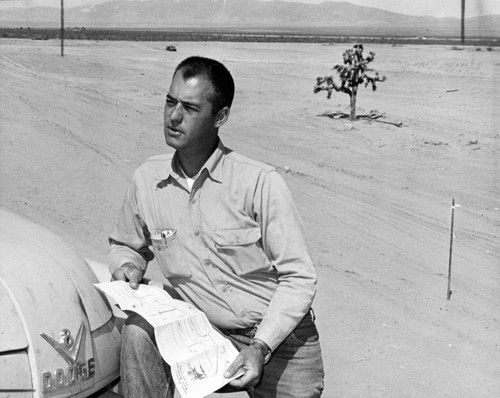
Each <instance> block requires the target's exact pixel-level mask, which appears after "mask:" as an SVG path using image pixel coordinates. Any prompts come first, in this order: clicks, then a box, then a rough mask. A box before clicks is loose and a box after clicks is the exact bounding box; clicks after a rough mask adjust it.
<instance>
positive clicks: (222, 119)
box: [215, 106, 230, 128]
mask: <svg viewBox="0 0 500 398" xmlns="http://www.w3.org/2000/svg"><path fill="white" fill-rule="evenodd" d="M229 112H230V110H229V107H228V106H225V107H224V108H222V109H221V110H220V111H219V112H217V115H216V116H215V127H216V128H219V127H221V126H222V125H223V124H224V123H226V121H227V119H228V118H229Z"/></svg>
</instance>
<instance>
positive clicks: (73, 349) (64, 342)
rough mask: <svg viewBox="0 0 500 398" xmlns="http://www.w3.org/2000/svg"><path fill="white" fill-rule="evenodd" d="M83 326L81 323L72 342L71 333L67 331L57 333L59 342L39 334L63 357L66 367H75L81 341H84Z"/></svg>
mask: <svg viewBox="0 0 500 398" xmlns="http://www.w3.org/2000/svg"><path fill="white" fill-rule="evenodd" d="M84 335H85V324H84V323H83V322H82V324H81V325H80V329H79V330H78V334H77V335H76V339H75V340H73V338H72V337H71V333H70V331H69V330H68V329H63V330H61V332H60V333H59V336H60V339H59V342H57V341H55V340H54V339H53V338H52V337H50V336H48V335H46V334H45V333H40V336H42V337H43V338H44V339H45V340H46V341H47V342H48V343H49V344H50V345H51V346H52V347H54V349H55V350H56V351H57V352H58V353H59V354H60V355H61V356H62V357H63V359H64V360H65V361H66V362H67V363H68V365H70V366H71V365H75V364H76V362H77V360H78V354H79V353H80V348H81V346H82V341H84V340H85V338H84Z"/></svg>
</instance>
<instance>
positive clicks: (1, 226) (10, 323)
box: [0, 208, 121, 397]
mask: <svg viewBox="0 0 500 398" xmlns="http://www.w3.org/2000/svg"><path fill="white" fill-rule="evenodd" d="M90 264H92V266H93V267H94V268H95V267H101V266H102V267H104V265H103V264H99V263H96V262H92V261H88V260H85V259H83V258H82V257H80V256H79V255H78V254H76V253H75V252H74V251H73V250H72V249H71V248H70V247H69V246H68V244H67V243H65V242H64V240H63V239H62V238H60V237H59V236H57V235H56V234H54V233H52V232H50V231H49V230H47V229H45V228H43V227H41V226H40V225H37V224H35V223H32V222H30V221H28V220H26V219H25V218H23V217H21V216H19V215H17V214H15V213H13V212H11V211H9V210H6V209H4V208H0V303H1V305H0V317H1V319H2V325H1V326H0V336H1V338H0V392H1V393H0V395H2V396H4V395H5V393H6V395H5V396H12V397H14V396H22V397H88V396H90V395H92V396H93V397H114V396H118V394H115V393H114V392H113V391H112V389H111V387H113V386H116V383H117V382H118V378H119V352H120V342H121V338H120V332H119V330H118V327H117V324H116V320H115V318H114V317H113V314H112V311H111V309H110V307H109V304H108V303H107V301H106V300H105V299H104V298H103V297H102V296H101V295H100V294H99V293H98V292H97V290H96V289H95V287H94V286H93V284H94V283H97V282H99V281H98V278H97V276H96V274H95V273H94V272H93V270H92V268H91V266H90ZM101 272H102V270H101ZM115 390H116V387H115Z"/></svg>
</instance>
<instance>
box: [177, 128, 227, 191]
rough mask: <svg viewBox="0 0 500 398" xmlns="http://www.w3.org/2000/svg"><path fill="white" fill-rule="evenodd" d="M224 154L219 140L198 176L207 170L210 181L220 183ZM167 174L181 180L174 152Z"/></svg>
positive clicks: (224, 148) (180, 171)
mask: <svg viewBox="0 0 500 398" xmlns="http://www.w3.org/2000/svg"><path fill="white" fill-rule="evenodd" d="M225 154H226V147H225V146H224V144H223V143H222V140H221V139H220V138H219V142H218V144H217V148H215V151H214V152H213V153H212V155H211V156H210V157H209V158H208V160H207V161H206V162H205V164H204V165H203V167H202V168H201V170H200V173H199V174H201V172H202V171H203V170H207V172H208V174H209V176H210V178H211V179H213V180H215V181H217V182H222V167H223V163H224V156H225ZM168 173H169V176H170V177H172V178H174V179H176V180H179V179H180V178H183V173H182V170H181V167H180V164H179V156H178V154H177V152H175V153H174V156H173V157H172V161H171V163H170V164H169V167H168ZM199 174H198V175H199Z"/></svg>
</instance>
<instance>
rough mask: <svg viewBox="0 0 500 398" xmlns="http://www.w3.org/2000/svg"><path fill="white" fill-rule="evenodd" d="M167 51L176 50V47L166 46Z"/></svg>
mask: <svg viewBox="0 0 500 398" xmlns="http://www.w3.org/2000/svg"><path fill="white" fill-rule="evenodd" d="M166 50H167V51H177V48H176V47H175V46H173V45H170V46H167V48H166Z"/></svg>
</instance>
